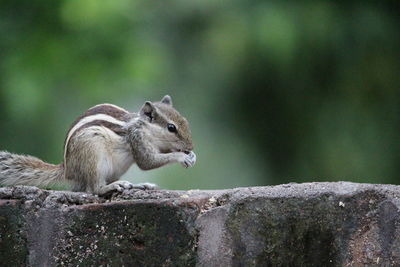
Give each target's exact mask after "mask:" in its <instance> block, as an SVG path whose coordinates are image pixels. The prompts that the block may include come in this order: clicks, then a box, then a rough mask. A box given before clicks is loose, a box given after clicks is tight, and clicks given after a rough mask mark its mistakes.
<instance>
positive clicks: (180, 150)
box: [160, 149, 190, 154]
mask: <svg viewBox="0 0 400 267" xmlns="http://www.w3.org/2000/svg"><path fill="white" fill-rule="evenodd" d="M172 152H183V153H185V154H190V151H189V150H183V149H172V150H161V151H160V153H163V154H168V153H172Z"/></svg>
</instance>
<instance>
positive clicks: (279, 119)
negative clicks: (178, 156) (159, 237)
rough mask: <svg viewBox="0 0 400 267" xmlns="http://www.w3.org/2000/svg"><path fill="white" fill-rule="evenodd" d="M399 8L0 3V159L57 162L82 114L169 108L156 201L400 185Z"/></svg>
mask: <svg viewBox="0 0 400 267" xmlns="http://www.w3.org/2000/svg"><path fill="white" fill-rule="evenodd" d="M398 10H400V2H399V1H398V0H393V1H365V0H363V1H361V0H360V1H351V0H348V1H305V0H304V1H215V0H191V1H187V0H172V1H161V0H155V1H134V0H118V1H115V0H102V1H96V0H68V1H52V0H41V1H32V0H31V1H15V0H2V1H0V36H1V39H0V129H1V130H0V149H2V150H8V151H12V152H15V153H23V154H32V155H35V156H37V157H40V158H42V159H44V160H46V161H48V162H51V163H59V162H61V161H62V155H63V141H64V138H65V134H66V132H67V130H68V128H69V125H70V124H71V123H72V122H73V121H74V119H75V118H76V117H77V116H78V115H80V114H81V113H82V112H84V111H85V110H86V109H87V108H89V107H91V106H93V105H95V104H98V103H104V102H108V103H113V104H116V105H120V106H122V107H124V108H126V109H128V110H131V111H137V110H138V109H139V108H140V106H141V105H142V103H143V102H144V101H145V100H154V101H155V100H159V99H161V97H162V96H163V95H165V94H170V95H171V96H172V97H173V100H174V105H175V107H176V108H177V109H178V110H179V111H180V112H181V113H182V114H183V115H184V116H186V117H187V118H188V119H189V121H190V123H191V128H192V132H193V138H194V142H195V152H196V153H197V156H198V161H197V164H196V166H195V167H194V168H192V169H184V168H182V167H181V166H180V165H177V164H176V165H171V166H168V167H164V168H161V169H158V170H154V171H147V172H143V171H140V170H138V168H137V167H132V168H131V170H130V171H129V172H128V173H127V174H126V175H125V176H124V179H126V180H130V181H134V182H142V181H149V182H154V183H158V184H159V185H160V186H161V187H164V188H170V189H189V188H200V189H211V188H231V187H238V186H254V185H270V184H280V183H287V182H304V181H337V180H348V181H356V182H373V183H394V184H398V183H399V182H400V175H399V174H400V164H399V163H400V161H399V160H400V140H399V132H400V90H399V89H400V16H399V14H398Z"/></svg>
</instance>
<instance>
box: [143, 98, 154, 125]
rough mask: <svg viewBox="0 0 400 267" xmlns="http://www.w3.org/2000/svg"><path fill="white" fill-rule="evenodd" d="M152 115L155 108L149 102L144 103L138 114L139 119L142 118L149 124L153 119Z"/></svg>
mask: <svg viewBox="0 0 400 267" xmlns="http://www.w3.org/2000/svg"><path fill="white" fill-rule="evenodd" d="M154 113H155V107H154V105H153V103H151V102H150V101H146V102H145V103H144V105H143V106H142V108H141V109H140V112H139V114H140V117H144V118H145V119H147V120H148V121H150V122H151V121H152V120H153V118H154Z"/></svg>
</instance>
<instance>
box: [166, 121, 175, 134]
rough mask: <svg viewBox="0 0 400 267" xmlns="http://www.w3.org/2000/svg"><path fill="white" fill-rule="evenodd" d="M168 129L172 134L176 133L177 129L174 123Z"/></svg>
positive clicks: (169, 124)
mask: <svg viewBox="0 0 400 267" xmlns="http://www.w3.org/2000/svg"><path fill="white" fill-rule="evenodd" d="M167 128H168V131H170V132H171V133H175V132H176V127H175V125H173V124H172V123H168V125H167Z"/></svg>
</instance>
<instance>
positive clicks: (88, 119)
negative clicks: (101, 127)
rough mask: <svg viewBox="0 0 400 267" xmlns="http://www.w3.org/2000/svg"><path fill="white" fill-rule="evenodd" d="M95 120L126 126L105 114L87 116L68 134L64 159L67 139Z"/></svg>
mask: <svg viewBox="0 0 400 267" xmlns="http://www.w3.org/2000/svg"><path fill="white" fill-rule="evenodd" d="M96 120H102V121H107V122H111V123H114V124H117V125H120V126H124V125H125V124H126V122H124V121H120V120H117V119H115V118H113V117H111V116H109V115H105V114H96V115H92V116H87V117H84V118H82V119H81V120H80V121H79V122H78V123H77V124H75V125H74V127H72V129H71V130H70V131H69V132H68V136H67V139H66V140H65V147H64V158H65V153H66V151H67V146H68V142H69V139H70V138H71V136H72V135H73V134H74V133H75V131H76V130H78V129H79V128H80V127H82V126H84V125H85V124H87V123H91V122H93V121H96Z"/></svg>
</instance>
